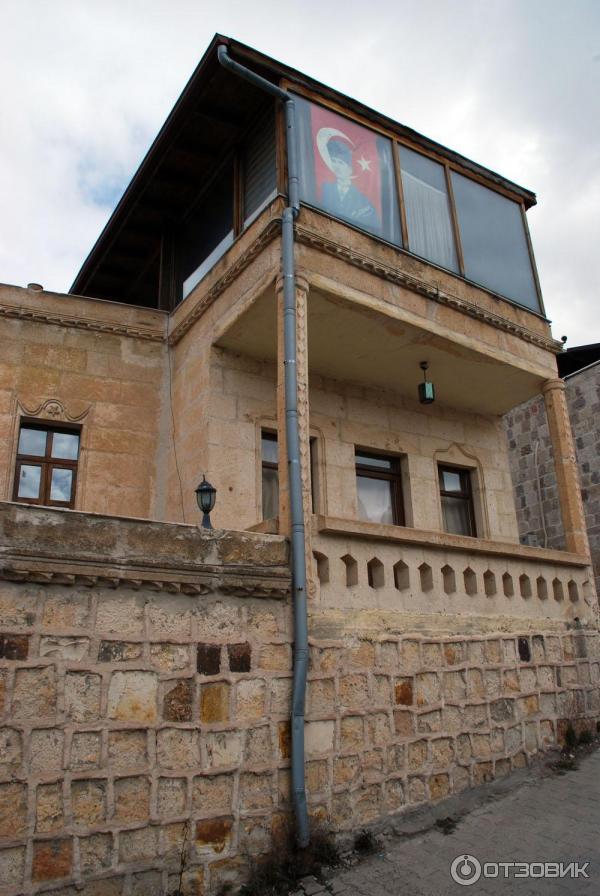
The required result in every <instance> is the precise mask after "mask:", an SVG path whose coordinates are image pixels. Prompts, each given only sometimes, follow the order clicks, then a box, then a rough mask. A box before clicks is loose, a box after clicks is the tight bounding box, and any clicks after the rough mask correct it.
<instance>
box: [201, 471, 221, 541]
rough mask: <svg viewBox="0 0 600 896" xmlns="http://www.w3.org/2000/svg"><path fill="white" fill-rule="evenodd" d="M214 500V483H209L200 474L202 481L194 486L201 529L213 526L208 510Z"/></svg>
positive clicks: (215, 493) (212, 505) (211, 507)
mask: <svg viewBox="0 0 600 896" xmlns="http://www.w3.org/2000/svg"><path fill="white" fill-rule="evenodd" d="M216 500H217V490H216V488H215V487H214V485H211V484H210V482H207V481H206V476H205V475H204V474H202V482H201V483H200V485H199V486H198V487H197V488H196V501H197V502H198V507H199V508H200V510H201V511H202V522H201V524H200V526H201V528H202V529H212V528H213V524H212V523H211V521H210V512H211V510H212V509H213V507H214V506H215V501H216Z"/></svg>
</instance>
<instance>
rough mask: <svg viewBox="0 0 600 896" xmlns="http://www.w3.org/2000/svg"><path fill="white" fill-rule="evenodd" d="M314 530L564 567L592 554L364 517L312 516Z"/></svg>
mask: <svg viewBox="0 0 600 896" xmlns="http://www.w3.org/2000/svg"><path fill="white" fill-rule="evenodd" d="M313 532H314V533H315V534H317V533H318V534H320V535H343V536H345V537H346V538H361V539H370V540H373V541H387V542H394V543H397V544H407V545H425V546H427V547H439V548H442V549H443V550H446V551H466V552H468V553H471V554H487V555H492V556H496V557H512V558H513V559H517V560H518V559H521V560H537V561H540V562H544V563H555V564H558V565H562V566H578V567H582V566H589V565H590V559H589V557H586V556H582V555H579V554H571V553H568V552H567V551H553V550H549V549H548V548H534V547H529V546H528V545H522V544H517V543H510V542H503V541H491V540H489V539H486V538H470V537H468V536H466V535H449V534H448V533H447V532H436V531H432V530H428V529H410V528H408V527H406V526H389V525H384V524H381V523H368V522H365V521H363V520H353V519H341V518H338V517H330V516H322V515H318V516H313Z"/></svg>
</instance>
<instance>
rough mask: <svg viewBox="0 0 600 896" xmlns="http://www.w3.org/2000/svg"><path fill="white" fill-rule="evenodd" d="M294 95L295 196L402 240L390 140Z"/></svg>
mask: <svg viewBox="0 0 600 896" xmlns="http://www.w3.org/2000/svg"><path fill="white" fill-rule="evenodd" d="M294 99H295V102H296V108H297V113H298V114H297V123H298V131H299V145H300V159H299V162H300V184H301V189H302V196H301V199H302V200H303V201H304V202H306V203H308V204H309V205H313V206H315V207H316V208H319V209H322V210H323V211H324V212H327V213H328V214H330V215H332V216H333V217H335V218H341V219H342V220H344V221H348V222H349V223H350V224H354V225H355V226H356V227H359V228H360V229H361V230H366V231H368V232H369V233H372V234H374V235H376V236H379V237H382V238H383V239H385V240H388V242H390V243H394V244H395V245H397V246H400V245H402V237H401V232H400V218H399V214H398V198H397V193H396V181H395V173H394V161H393V156H392V144H391V142H390V141H389V140H388V139H387V138H386V137H381V136H380V135H379V134H376V133H375V131H371V130H370V129H369V128H365V127H363V126H362V125H359V124H357V123H356V122H354V121H350V119H348V118H344V117H343V116H341V115H338V114H337V113H336V112H332V111H331V110H329V109H325V108H323V107H322V106H317V105H315V104H314V103H309V102H308V101H307V100H304V99H302V98H300V97H295V98H294Z"/></svg>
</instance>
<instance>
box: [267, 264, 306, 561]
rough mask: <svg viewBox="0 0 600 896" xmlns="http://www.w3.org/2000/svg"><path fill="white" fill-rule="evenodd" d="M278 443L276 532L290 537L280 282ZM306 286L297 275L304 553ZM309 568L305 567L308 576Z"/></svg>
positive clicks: (278, 287) (280, 291)
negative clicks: (277, 529)
mask: <svg viewBox="0 0 600 896" xmlns="http://www.w3.org/2000/svg"><path fill="white" fill-rule="evenodd" d="M275 288H276V292H277V442H278V447H279V532H280V534H282V535H289V534H290V532H291V521H290V495H289V483H288V464H287V439H286V431H285V365H284V360H285V349H284V341H283V280H282V278H281V277H279V278H278V279H277V283H276V287H275ZM307 298H308V282H307V281H306V280H305V278H304V277H303V276H302V275H301V274H298V273H297V274H296V367H297V376H298V428H299V431H300V473H301V476H302V504H303V508H304V525H305V530H306V544H307V553H308V550H309V545H310V520H311V514H312V502H311V484H310V431H309V411H308V332H307ZM309 569H310V567H307V575H308V574H309Z"/></svg>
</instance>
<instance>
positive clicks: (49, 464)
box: [13, 422, 80, 507]
mask: <svg viewBox="0 0 600 896" xmlns="http://www.w3.org/2000/svg"><path fill="white" fill-rule="evenodd" d="M79 436H80V433H79V431H78V430H76V429H65V428H62V427H48V426H44V425H42V424H39V423H29V422H23V423H22V424H21V430H20V432H19V446H18V449H17V463H16V468H15V485H14V490H13V500H14V501H21V502H23V503H24V504H43V505H49V506H52V507H73V506H74V505H75V485H76V482H77V461H78V459H79V442H80V438H79Z"/></svg>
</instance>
